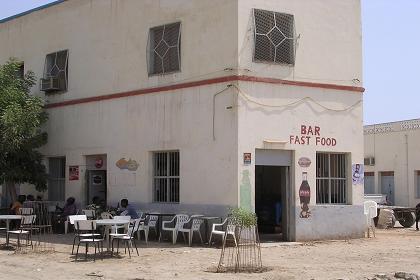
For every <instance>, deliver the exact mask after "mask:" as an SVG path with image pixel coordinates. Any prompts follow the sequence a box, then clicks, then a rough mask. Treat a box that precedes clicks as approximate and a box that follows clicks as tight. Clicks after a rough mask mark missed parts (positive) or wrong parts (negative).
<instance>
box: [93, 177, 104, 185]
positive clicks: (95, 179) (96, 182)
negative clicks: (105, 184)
mask: <svg viewBox="0 0 420 280" xmlns="http://www.w3.org/2000/svg"><path fill="white" fill-rule="evenodd" d="M92 185H95V186H98V185H102V176H101V175H95V176H93V178H92Z"/></svg>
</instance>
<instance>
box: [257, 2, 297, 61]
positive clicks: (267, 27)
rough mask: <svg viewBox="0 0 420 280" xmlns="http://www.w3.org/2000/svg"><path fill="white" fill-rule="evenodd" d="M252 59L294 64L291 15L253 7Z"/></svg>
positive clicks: (293, 35) (293, 25)
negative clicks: (253, 40)
mask: <svg viewBox="0 0 420 280" xmlns="http://www.w3.org/2000/svg"><path fill="white" fill-rule="evenodd" d="M254 37H255V43H254V61H264V62H273V63H279V64H290V65H294V64H295V37H296V36H295V24H294V17H293V15H289V14H283V13H277V12H272V11H265V10H258V9H254Z"/></svg>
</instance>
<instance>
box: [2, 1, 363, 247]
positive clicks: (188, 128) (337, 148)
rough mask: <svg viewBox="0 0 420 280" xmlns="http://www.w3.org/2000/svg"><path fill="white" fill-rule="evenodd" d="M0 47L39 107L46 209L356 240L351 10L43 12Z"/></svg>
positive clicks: (107, 5)
mask: <svg viewBox="0 0 420 280" xmlns="http://www.w3.org/2000/svg"><path fill="white" fill-rule="evenodd" d="M0 42H1V44H0V63H4V62H6V61H7V60H8V59H9V57H16V58H18V59H20V60H21V61H22V62H23V65H24V69H25V70H32V71H34V72H35V74H36V75H37V77H38V78H39V83H38V85H37V86H36V87H34V88H33V94H36V95H39V96H41V97H42V98H44V99H45V102H46V108H47V111H48V113H49V121H48V124H47V125H46V127H45V129H46V131H47V132H48V134H49V141H48V144H47V145H46V146H45V147H44V148H43V149H42V152H43V153H44V154H45V156H46V165H47V167H48V170H49V174H50V179H49V189H48V193H46V194H44V197H45V198H48V199H49V200H54V201H55V200H58V201H62V200H64V199H65V198H67V197H69V196H74V197H75V198H76V200H77V201H78V202H79V203H80V204H81V205H82V206H83V205H85V204H88V203H90V202H91V200H92V198H93V197H95V196H97V197H99V198H100V199H104V200H105V201H106V203H107V204H108V205H114V206H115V205H116V203H117V202H118V201H119V200H120V199H121V198H125V197H126V198H128V199H129V201H130V202H131V203H132V204H134V205H136V207H138V208H140V209H144V210H154V211H160V212H169V213H179V212H190V213H203V214H207V215H225V214H226V213H227V211H228V207H234V206H241V207H244V208H247V209H251V210H255V211H256V213H257V215H258V218H259V228H260V232H262V233H271V234H275V235H278V236H279V237H281V238H282V239H284V240H290V241H304V240H319V239H340V238H357V237H361V236H363V230H364V216H363V205H362V203H363V184H360V182H359V183H353V181H352V175H351V173H352V166H355V165H356V164H363V120H362V98H363V91H364V89H363V87H362V39H361V7H360V1H359V0H348V1H336V0H312V1H310V2H308V1H305V0H296V1H286V0H266V1H257V0H228V1H225V0H223V1H222V0H200V1H193V0H157V1H146V0H125V1H117V0H107V1H103V0H89V1H86V0H72V1H57V2H54V3H53V4H50V5H47V6H44V7H41V8H38V9H36V10H32V11H29V12H27V13H24V14H20V15H16V16H14V17H11V18H8V19H5V20H2V21H1V22H0ZM21 192H24V193H25V192H26V193H28V192H30V188H28V187H24V186H22V187H21Z"/></svg>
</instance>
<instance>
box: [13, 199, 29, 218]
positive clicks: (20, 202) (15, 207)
mask: <svg viewBox="0 0 420 280" xmlns="http://www.w3.org/2000/svg"><path fill="white" fill-rule="evenodd" d="M25 200H26V196H25V195H19V196H18V198H17V200H16V201H15V202H13V204H12V206H11V207H10V212H11V214H13V215H19V214H20V208H22V207H23V203H24V202H25Z"/></svg>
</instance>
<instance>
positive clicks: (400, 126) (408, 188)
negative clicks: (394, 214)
mask: <svg viewBox="0 0 420 280" xmlns="http://www.w3.org/2000/svg"><path fill="white" fill-rule="evenodd" d="M364 135H365V193H367V194H385V195H386V196H387V200H388V202H389V203H390V204H392V205H397V206H406V207H415V206H416V205H417V204H418V203H420V161H419V158H420V145H419V143H420V119H415V120H407V121H399V122H392V123H381V124H374V125H367V126H365V128H364Z"/></svg>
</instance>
